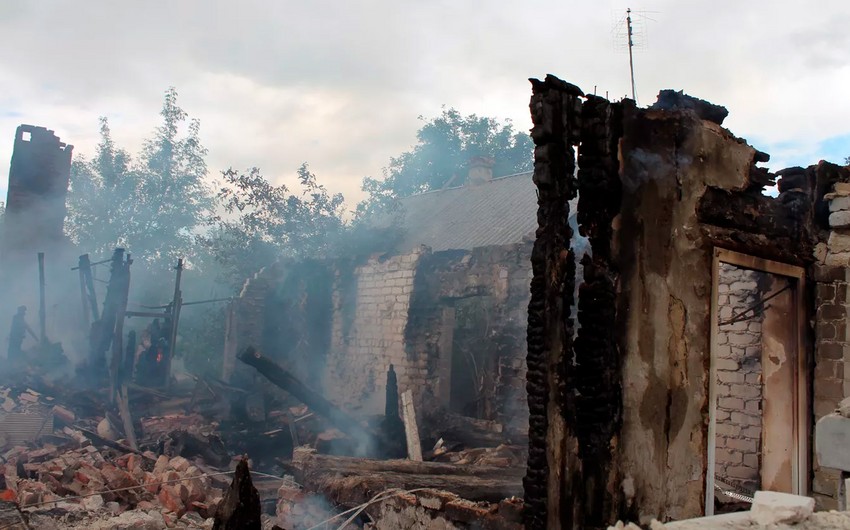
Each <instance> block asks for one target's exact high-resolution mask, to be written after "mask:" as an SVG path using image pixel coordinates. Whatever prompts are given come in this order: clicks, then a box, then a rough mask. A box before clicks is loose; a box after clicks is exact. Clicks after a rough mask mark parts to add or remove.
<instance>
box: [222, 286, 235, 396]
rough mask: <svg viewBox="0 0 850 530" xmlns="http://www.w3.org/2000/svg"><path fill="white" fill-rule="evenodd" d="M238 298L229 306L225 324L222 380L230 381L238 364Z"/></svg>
mask: <svg viewBox="0 0 850 530" xmlns="http://www.w3.org/2000/svg"><path fill="white" fill-rule="evenodd" d="M237 303H238V302H237V301H236V300H234V301H232V302H230V304H228V306H227V317H226V320H225V324H224V352H223V353H222V361H221V380H222V381H224V382H225V383H229V382H230V377H231V375H233V368H234V367H235V365H236V331H237V329H236V304H237Z"/></svg>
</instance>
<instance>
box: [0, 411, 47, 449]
mask: <svg viewBox="0 0 850 530" xmlns="http://www.w3.org/2000/svg"><path fill="white" fill-rule="evenodd" d="M52 432H53V414H52V413H47V414H38V413H20V412H8V413H0V445H2V446H11V445H20V444H22V443H24V442H29V441H31V440H35V439H36V438H38V437H39V435H42V434H48V433H52Z"/></svg>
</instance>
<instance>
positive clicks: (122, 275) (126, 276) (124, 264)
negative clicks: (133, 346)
mask: <svg viewBox="0 0 850 530" xmlns="http://www.w3.org/2000/svg"><path fill="white" fill-rule="evenodd" d="M131 263H133V260H132V259H131V258H130V255H129V254H127V259H126V261H125V260H123V259H122V260H121V261H120V262H119V263H118V264H117V265H118V269H117V270H115V271H113V275H112V278H111V279H110V289H111V288H112V285H111V284H112V283H113V282H114V284H115V290H116V292H115V327H114V332H113V336H112V363H111V364H110V375H111V381H112V384H111V390H112V392H111V394H112V400H113V401H114V400H115V397H116V393H117V392H118V389H119V388H120V381H119V377H120V374H121V373H122V372H123V370H122V365H123V363H122V362H121V361H122V359H123V358H124V318H125V316H126V315H125V313H126V312H127V299H128V297H129V295H130V264H131ZM116 276H117V277H116Z"/></svg>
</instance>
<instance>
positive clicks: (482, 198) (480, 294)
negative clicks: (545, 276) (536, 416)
mask: <svg viewBox="0 0 850 530" xmlns="http://www.w3.org/2000/svg"><path fill="white" fill-rule="evenodd" d="M531 177H532V175H531V173H530V172H529V173H521V174H517V175H509V176H504V177H494V176H493V174H492V161H491V160H488V159H482V158H478V159H473V160H472V161H471V163H470V169H469V175H468V178H467V181H466V183H465V184H463V185H459V186H456V187H452V188H448V189H442V190H435V191H431V192H427V193H422V194H418V195H414V196H410V197H407V198H405V199H403V200H402V212H403V215H404V217H403V227H402V231H401V233H400V236H401V237H400V239H398V240H397V241H396V242H395V243H394V245H393V249H392V250H391V251H389V252H383V253H379V254H373V255H370V256H366V257H362V258H360V259H354V258H349V257H343V258H339V259H336V260H331V261H327V260H325V261H321V260H313V261H309V262H299V263H278V264H276V265H273V266H271V267H268V268H267V269H265V270H263V271H261V272H260V273H259V274H257V275H256V276H255V277H254V278H251V279H250V280H248V281H247V282H246V284H245V286H244V288H243V291H242V294H241V297H240V299H239V300H238V301H237V302H236V304H235V306H234V313H233V315H232V317H231V318H230V319H229V322H230V327H231V331H232V332H233V334H232V341H231V344H232V348H231V350H230V352H231V355H232V354H233V353H235V351H236V349H237V345H245V344H252V343H254V344H264V345H266V348H265V349H266V350H267V351H269V352H270V353H272V354H273V353H274V352H277V353H276V355H277V356H278V360H279V361H280V362H282V363H284V364H285V365H287V366H291V367H293V370H295V371H296V372H297V373H299V376H300V377H301V378H302V380H304V381H307V382H308V383H310V384H311V385H312V386H314V387H315V388H322V389H324V390H325V393H326V395H327V396H328V397H329V398H330V399H331V400H332V401H334V402H335V403H338V404H340V405H343V406H345V407H346V408H348V409H350V410H359V411H363V412H365V413H376V412H378V411H380V410H381V409H382V408H383V406H384V403H383V394H384V385H385V377H386V376H385V374H386V372H387V368H388V366H389V365H391V364H392V365H393V367H394V369H395V372H396V373H397V374H398V383H399V389H400V391H402V392H403V391H404V390H407V389H411V390H412V391H413V393H414V396H415V402H416V404H417V406H421V405H425V404H428V405H435V404H436V405H440V406H442V407H444V408H445V409H447V410H449V411H451V412H453V413H456V414H459V415H463V416H467V417H472V418H478V419H484V420H492V421H496V422H498V423H499V424H500V425H503V426H504V427H505V428H506V430H507V431H511V432H513V433H516V434H518V435H519V436H520V437H524V434H525V431H526V426H527V417H528V412H527V411H528V408H527V406H526V400H525V356H526V349H525V346H526V344H525V330H526V319H527V317H526V315H527V308H528V300H529V282H530V277H531V276H530V275H531V267H530V260H529V258H530V255H531V242H532V240H533V235H534V230H535V225H536V220H535V218H534V216H533V212H534V209H535V202H536V194H535V190H534V183H533V182H532V178H531ZM574 222H575V219H573V223H574ZM577 244H580V242H578V243H577ZM225 363H226V366H227V367H228V368H227V370H230V369H232V368H231V367H232V366H233V365H232V363H229V362H228V361H227V360H226V361H225Z"/></svg>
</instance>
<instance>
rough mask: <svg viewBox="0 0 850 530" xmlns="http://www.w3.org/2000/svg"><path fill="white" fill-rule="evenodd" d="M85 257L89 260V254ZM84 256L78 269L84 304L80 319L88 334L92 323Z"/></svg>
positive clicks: (81, 297)
mask: <svg viewBox="0 0 850 530" xmlns="http://www.w3.org/2000/svg"><path fill="white" fill-rule="evenodd" d="M83 256H85V257H86V258H88V254H83ZM83 256H80V261H79V266H78V267H77V271H78V272H79V273H80V302H82V306H83V307H82V309H83V314H82V315H80V318H82V320H83V322H82V323H83V329H84V330H85V332H86V333H88V331H89V326H91V322H90V321H89V300H88V298H89V297H88V294H87V293H86V276H85V273H83Z"/></svg>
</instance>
